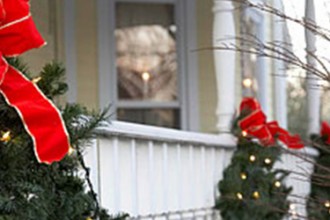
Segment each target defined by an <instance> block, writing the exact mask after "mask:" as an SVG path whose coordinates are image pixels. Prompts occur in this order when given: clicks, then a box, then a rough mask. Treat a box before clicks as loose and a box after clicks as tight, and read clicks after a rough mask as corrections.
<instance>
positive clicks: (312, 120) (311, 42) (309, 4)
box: [305, 0, 321, 134]
mask: <svg viewBox="0 0 330 220" xmlns="http://www.w3.org/2000/svg"><path fill="white" fill-rule="evenodd" d="M305 19H306V20H307V21H308V22H314V23H315V8H314V0H306V4H305ZM305 38H306V46H307V47H306V51H307V52H308V53H313V54H315V52H316V46H315V41H316V37H315V34H314V33H312V32H311V31H309V30H307V29H305ZM306 58H307V64H308V65H310V66H316V60H315V59H314V58H313V56H311V55H309V54H307V56H306ZM307 77H308V79H307V103H308V134H312V133H316V134H318V133H319V130H320V97H321V90H320V89H319V88H316V85H317V84H318V83H319V79H318V78H317V77H316V76H315V75H313V74H312V73H310V72H307Z"/></svg>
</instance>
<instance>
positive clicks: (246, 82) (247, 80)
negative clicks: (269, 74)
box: [243, 78, 253, 88]
mask: <svg viewBox="0 0 330 220" xmlns="http://www.w3.org/2000/svg"><path fill="white" fill-rule="evenodd" d="M252 84H253V82H252V79H250V78H245V79H244V80H243V86H244V87H245V88H251V86H252Z"/></svg>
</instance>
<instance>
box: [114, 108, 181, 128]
mask: <svg viewBox="0 0 330 220" xmlns="http://www.w3.org/2000/svg"><path fill="white" fill-rule="evenodd" d="M117 118H118V119H119V120H121V121H128V122H134V123H141V124H148V125H155V126H162V127H169V128H180V124H179V121H180V116H179V110H177V109H118V111H117Z"/></svg>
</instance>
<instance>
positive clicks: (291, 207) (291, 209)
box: [289, 203, 298, 219]
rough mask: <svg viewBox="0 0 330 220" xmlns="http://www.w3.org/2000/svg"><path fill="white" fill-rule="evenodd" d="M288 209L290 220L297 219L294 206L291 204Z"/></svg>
mask: <svg viewBox="0 0 330 220" xmlns="http://www.w3.org/2000/svg"><path fill="white" fill-rule="evenodd" d="M289 208H290V211H289V213H290V214H291V217H292V219H297V217H298V213H297V211H296V206H295V205H294V204H292V203H291V204H290V206H289Z"/></svg>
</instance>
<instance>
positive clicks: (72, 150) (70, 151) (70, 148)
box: [68, 146, 74, 156]
mask: <svg viewBox="0 0 330 220" xmlns="http://www.w3.org/2000/svg"><path fill="white" fill-rule="evenodd" d="M73 152H74V149H73V147H71V146H70V147H69V151H68V155H69V156H70V155H72V154H73Z"/></svg>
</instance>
